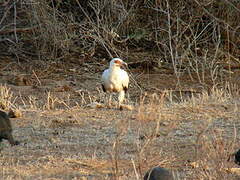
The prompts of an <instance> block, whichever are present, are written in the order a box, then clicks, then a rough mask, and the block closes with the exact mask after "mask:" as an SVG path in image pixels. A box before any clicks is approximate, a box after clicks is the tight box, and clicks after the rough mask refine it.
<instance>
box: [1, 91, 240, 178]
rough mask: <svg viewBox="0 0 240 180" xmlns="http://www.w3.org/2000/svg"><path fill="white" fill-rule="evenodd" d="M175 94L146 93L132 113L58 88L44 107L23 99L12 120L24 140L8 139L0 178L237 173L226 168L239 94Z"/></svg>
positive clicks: (229, 164) (234, 137)
mask: <svg viewBox="0 0 240 180" xmlns="http://www.w3.org/2000/svg"><path fill="white" fill-rule="evenodd" d="M9 93H10V94H11V92H9ZM171 93H172V92H165V93H162V94H156V93H155V94H152V95H148V94H145V95H144V96H143V97H142V98H141V101H140V102H139V104H138V105H136V107H135V110H133V111H127V110H125V111H118V110H116V109H107V108H101V109H98V108H90V107H87V103H84V104H82V105H81V106H71V105H70V104H71V103H69V104H68V105H65V103H62V102H65V100H63V99H62V97H60V96H58V97H57V96H56V95H54V92H51V93H46V96H45V100H44V99H42V100H44V101H43V102H44V104H43V103H42V105H41V106H40V107H39V106H36V105H34V104H37V99H35V100H34V101H33V100H29V101H25V102H24V103H25V109H24V116H23V117H22V118H21V119H19V120H12V121H13V124H14V127H15V128H14V129H15V131H14V135H15V136H16V138H17V139H19V140H20V141H21V145H20V146H15V147H10V146H9V145H8V144H7V143H6V144H5V142H4V143H3V148H2V150H1V157H0V163H1V164H2V169H1V176H2V177H3V178H4V179H16V178H17V179H26V178H27V179H39V178H40V179H47V178H50V179H51V178H53V179H72V178H77V179H89V178H90V179H142V178H143V176H144V173H145V172H146V171H147V170H148V169H149V168H151V167H153V166H156V165H160V166H162V167H166V168H169V169H171V170H173V171H174V172H175V173H174V174H175V177H176V179H199V180H200V179H237V176H236V175H234V174H231V173H229V171H227V170H226V168H231V167H235V165H234V164H233V162H231V161H230V162H228V161H227V159H228V157H229V155H230V154H231V153H232V152H234V150H235V149H237V147H238V146H239V144H238V138H237V135H238V133H239V122H238V114H239V104H238V102H237V101H236V99H237V96H236V93H235V94H234V93H233V91H231V93H230V91H229V89H224V88H223V89H217V88H213V89H212V91H211V92H209V93H207V92H203V93H201V94H198V95H193V97H192V98H180V101H179V100H178V101H174V99H173V98H172V94H171ZM233 94H234V95H233ZM12 95H13V94H12ZM13 96H14V95H13ZM89 96H92V97H95V98H98V96H99V98H100V96H102V95H101V94H99V93H96V94H95V95H91V94H89ZM82 98H83V96H78V101H79V102H81V99H82ZM70 99H71V98H70ZM75 100H76V99H75ZM60 102H61V103H60ZM56 104H58V105H59V104H60V105H61V106H59V107H61V109H59V107H58V108H57V106H56ZM27 107H33V108H30V109H28V108H27ZM44 107H45V108H44Z"/></svg>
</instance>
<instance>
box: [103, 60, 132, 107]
mask: <svg viewBox="0 0 240 180" xmlns="http://www.w3.org/2000/svg"><path fill="white" fill-rule="evenodd" d="M122 66H127V63H125V62H124V61H123V60H121V59H120V58H113V59H112V60H111V61H110V66H109V69H106V70H104V72H103V74H102V88H103V91H104V92H109V93H110V97H109V101H108V102H109V105H111V93H113V92H115V93H119V94H118V103H119V104H118V105H119V107H120V109H122V106H121V104H122V102H123V100H124V98H125V93H126V92H127V90H128V84H129V76H128V73H127V72H126V71H124V70H123V69H121V68H120V67H122Z"/></svg>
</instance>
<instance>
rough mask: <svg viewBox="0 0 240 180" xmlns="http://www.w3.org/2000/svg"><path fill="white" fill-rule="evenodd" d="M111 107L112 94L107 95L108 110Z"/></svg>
mask: <svg viewBox="0 0 240 180" xmlns="http://www.w3.org/2000/svg"><path fill="white" fill-rule="evenodd" d="M111 106H112V94H111V93H109V98H108V107H109V108H110V107H111Z"/></svg>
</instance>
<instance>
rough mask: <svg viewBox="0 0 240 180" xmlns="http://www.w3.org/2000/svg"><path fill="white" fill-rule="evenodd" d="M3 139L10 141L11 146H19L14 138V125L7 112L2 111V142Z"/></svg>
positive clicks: (0, 120) (0, 133) (0, 113)
mask: <svg viewBox="0 0 240 180" xmlns="http://www.w3.org/2000/svg"><path fill="white" fill-rule="evenodd" d="M3 139H6V140H8V142H9V143H10V144H11V145H18V144H19V142H18V141H15V140H14V138H13V136H12V125H11V122H10V119H9V116H8V115H7V114H6V113H5V112H3V111H0V142H1V141H2V140H3Z"/></svg>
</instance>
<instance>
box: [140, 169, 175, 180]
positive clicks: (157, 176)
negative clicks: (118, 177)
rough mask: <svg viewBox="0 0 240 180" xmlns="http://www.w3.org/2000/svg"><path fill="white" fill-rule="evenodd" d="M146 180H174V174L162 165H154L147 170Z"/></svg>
mask: <svg viewBox="0 0 240 180" xmlns="http://www.w3.org/2000/svg"><path fill="white" fill-rule="evenodd" d="M144 180H174V177H173V174H172V173H171V172H170V171H169V170H167V169H165V168H161V167H154V168H152V169H150V170H148V171H147V173H146V174H145V176H144Z"/></svg>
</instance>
